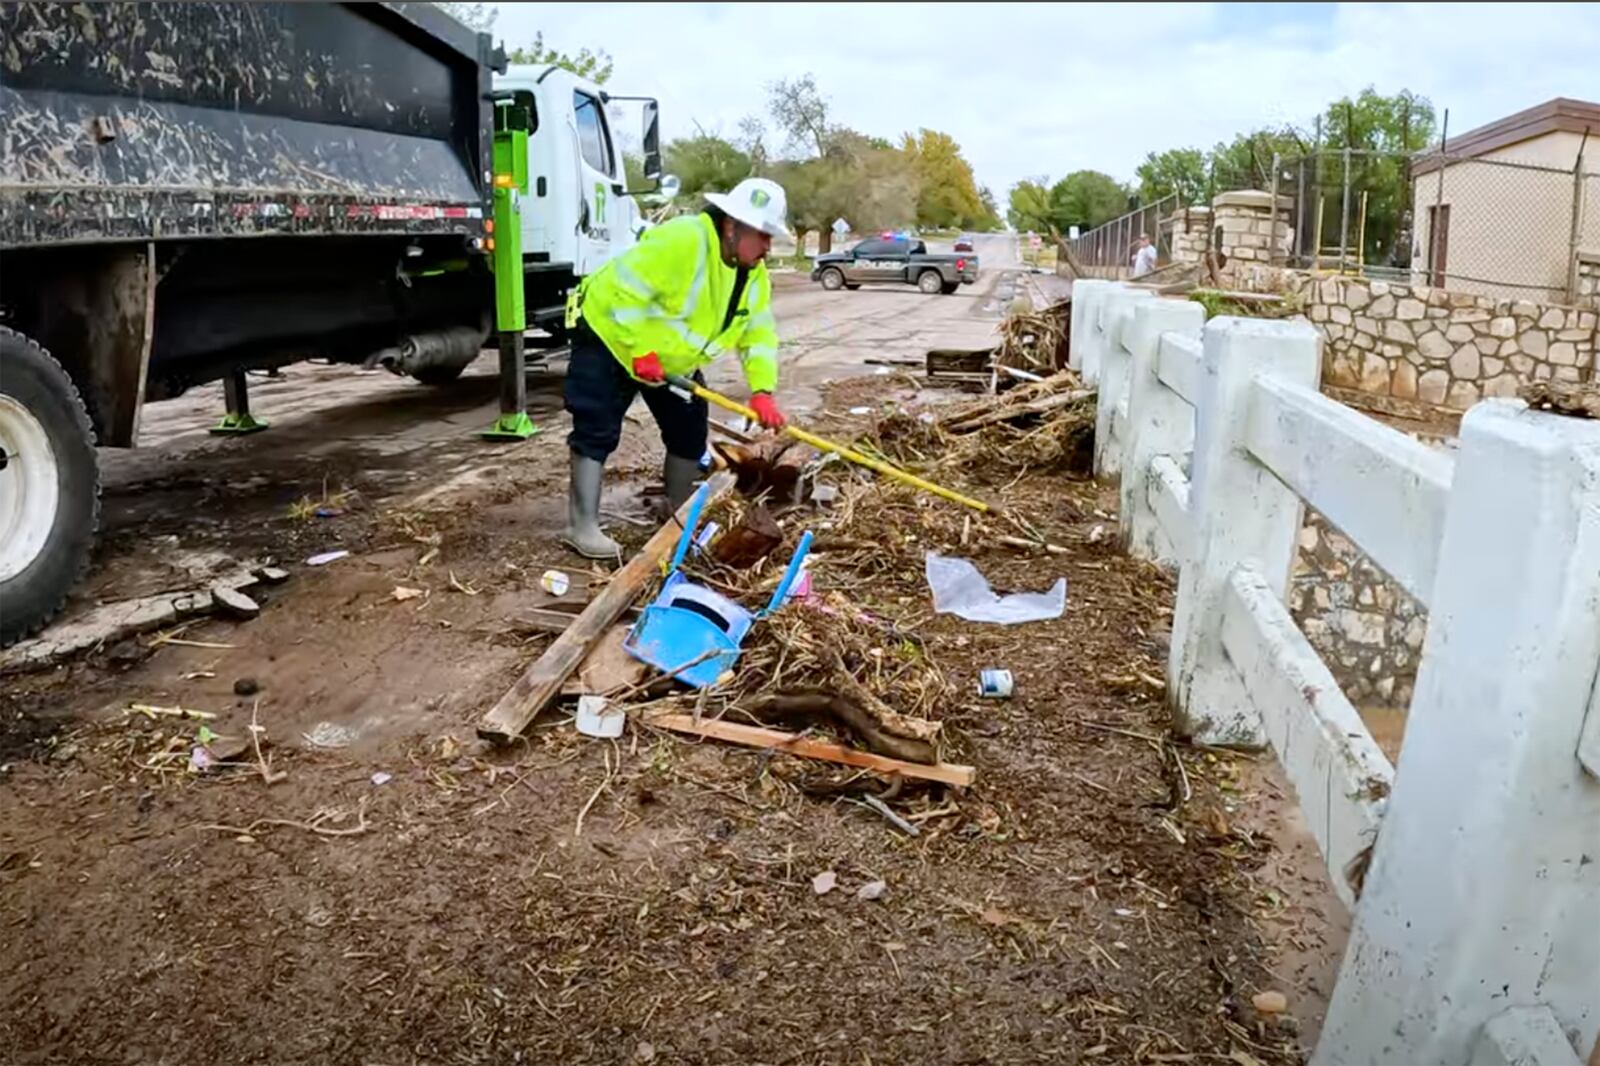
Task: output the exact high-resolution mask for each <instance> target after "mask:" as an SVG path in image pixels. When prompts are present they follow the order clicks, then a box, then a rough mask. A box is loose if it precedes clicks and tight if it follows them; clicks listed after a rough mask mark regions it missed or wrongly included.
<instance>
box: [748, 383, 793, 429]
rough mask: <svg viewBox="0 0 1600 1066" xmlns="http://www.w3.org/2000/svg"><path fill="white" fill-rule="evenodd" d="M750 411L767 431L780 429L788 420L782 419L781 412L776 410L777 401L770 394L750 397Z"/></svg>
mask: <svg viewBox="0 0 1600 1066" xmlns="http://www.w3.org/2000/svg"><path fill="white" fill-rule="evenodd" d="M750 409H751V410H752V411H754V412H755V413H756V417H757V418H760V419H761V424H762V425H763V426H765V427H766V428H768V429H782V428H783V427H784V424H785V423H787V422H788V421H789V420H788V419H787V418H785V417H783V412H782V411H780V410H778V404H777V401H775V400H774V399H773V398H772V393H770V392H758V393H756V394H755V395H754V396H752V397H750Z"/></svg>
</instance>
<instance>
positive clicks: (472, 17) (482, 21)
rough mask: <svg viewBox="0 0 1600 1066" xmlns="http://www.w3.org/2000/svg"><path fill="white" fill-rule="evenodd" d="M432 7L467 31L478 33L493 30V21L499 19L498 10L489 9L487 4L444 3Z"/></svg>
mask: <svg viewBox="0 0 1600 1066" xmlns="http://www.w3.org/2000/svg"><path fill="white" fill-rule="evenodd" d="M433 6H434V7H436V8H439V9H440V10H441V11H443V12H444V13H445V14H447V15H449V16H450V17H451V18H453V19H455V20H456V21H457V22H459V23H461V24H462V25H464V26H466V27H468V28H469V29H474V30H477V31H478V32H479V33H488V32H489V31H490V30H491V29H493V28H494V20H495V19H497V18H499V17H500V10H499V9H498V8H494V7H490V6H489V5H488V4H465V3H447V2H446V3H436V4H434V5H433Z"/></svg>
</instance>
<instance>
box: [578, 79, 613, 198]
mask: <svg viewBox="0 0 1600 1066" xmlns="http://www.w3.org/2000/svg"><path fill="white" fill-rule="evenodd" d="M572 110H573V112H574V113H575V114H576V116H577V119H578V147H579V149H580V150H581V151H582V152H583V161H584V162H585V163H588V164H589V165H590V166H591V167H594V168H595V169H596V170H598V171H599V172H600V173H602V174H604V175H606V176H607V177H615V176H616V173H617V169H616V166H615V165H614V164H613V162H612V158H611V144H610V142H609V141H608V140H607V139H606V127H605V120H604V119H602V118H601V117H600V101H598V100H596V99H595V98H594V97H592V96H590V95H589V94H588V93H582V92H578V91H577V90H574V91H573V93H572Z"/></svg>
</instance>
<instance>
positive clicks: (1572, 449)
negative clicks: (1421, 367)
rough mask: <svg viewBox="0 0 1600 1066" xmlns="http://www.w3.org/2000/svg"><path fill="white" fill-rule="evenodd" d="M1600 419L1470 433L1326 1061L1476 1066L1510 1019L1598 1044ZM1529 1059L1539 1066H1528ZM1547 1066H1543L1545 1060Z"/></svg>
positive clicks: (1508, 414) (1466, 430)
mask: <svg viewBox="0 0 1600 1066" xmlns="http://www.w3.org/2000/svg"><path fill="white" fill-rule="evenodd" d="M1596 602H1600V422H1593V421H1589V420H1585V419H1577V418H1568V417H1564V416H1561V415H1554V414H1545V413H1542V412H1537V411H1530V410H1528V409H1527V407H1526V406H1525V405H1524V404H1522V403H1521V402H1520V401H1517V400H1488V401H1485V402H1483V403H1481V404H1478V405H1477V406H1476V407H1474V408H1473V409H1472V410H1471V411H1469V412H1467V415H1466V418H1465V419H1463V421H1462V424H1461V450H1460V453H1459V457H1458V459H1457V460H1456V468H1455V477H1454V480H1453V482H1452V485H1451V492H1450V503H1449V509H1448V511H1447V513H1446V516H1445V523H1444V532H1443V536H1442V538H1441V542H1440V553H1439V566H1438V571H1437V577H1436V579H1435V584H1434V594H1433V602H1432V605H1431V606H1432V614H1431V618H1430V621H1429V625H1428V636H1427V640H1426V641H1425V643H1424V645H1423V661H1422V669H1421V671H1420V673H1419V675H1418V677H1417V692H1416V696H1415V697H1414V698H1413V699H1412V702H1411V712H1410V717H1409V719H1408V721H1407V723H1406V735H1405V743H1404V746H1403V747H1402V749H1401V752H1400V762H1399V766H1398V768H1397V770H1396V773H1395V784H1394V790H1393V793H1392V794H1391V796H1390V798H1389V806H1388V811H1387V813H1386V814H1385V815H1384V819H1383V823H1382V825H1381V827H1380V828H1379V830H1378V839H1377V843H1376V846H1375V849H1374V852H1373V857H1372V864H1371V867H1370V869H1369V871H1368V873H1367V877H1366V884H1365V887H1364V889H1363V891H1362V894H1361V901H1360V904H1359V906H1358V908H1357V910H1356V913H1355V920H1354V923H1353V928H1352V930H1351V934H1350V943H1349V947H1348V948H1347V949H1346V951H1345V957H1344V964H1343V967H1342V969H1341V971H1340V975H1339V981H1338V984H1337V985H1336V986H1335V989H1334V996H1333V1002H1332V1003H1331V1004H1330V1006H1329V1010H1328V1019H1327V1024H1326V1025H1325V1026H1324V1027H1323V1030H1322V1038H1321V1041H1320V1043H1319V1044H1318V1045H1317V1051H1316V1054H1315V1056H1314V1057H1313V1059H1312V1061H1313V1063H1319V1064H1327V1066H1343V1064H1347V1063H1377V1062H1418V1063H1421V1062H1429V1063H1435V1062H1437V1063H1464V1062H1468V1061H1469V1059H1470V1058H1471V1053H1472V1050H1473V1048H1474V1045H1475V1044H1476V1043H1477V1042H1478V1040H1479V1037H1480V1035H1481V1034H1483V1033H1484V1032H1485V1027H1486V1026H1488V1025H1489V1024H1490V1023H1491V1021H1492V1020H1493V1019H1495V1018H1497V1017H1499V1016H1500V1015H1501V1014H1502V1013H1503V1012H1505V1011H1506V1010H1507V1008H1508V1007H1543V1008H1548V1010H1549V1011H1550V1012H1551V1014H1553V1016H1554V1018H1555V1020H1556V1022H1557V1024H1558V1026H1559V1031H1560V1032H1561V1033H1563V1034H1564V1035H1565V1038H1566V1040H1567V1041H1568V1042H1569V1043H1571V1044H1572V1045H1573V1046H1574V1048H1575V1050H1576V1052H1577V1054H1576V1058H1577V1060H1578V1061H1584V1060H1587V1061H1589V1062H1591V1063H1592V1062H1595V1061H1596V1059H1595V1057H1594V1055H1595V1052H1594V1050H1593V1049H1594V1046H1595V1043H1596V1038H1597V1035H1600V980H1597V977H1596V975H1597V974H1600V933H1597V927H1600V780H1597V779H1596V777H1595V776H1594V775H1593V774H1592V773H1591V772H1590V771H1589V770H1587V769H1586V768H1585V766H1584V764H1583V762H1582V761H1581V758H1580V743H1581V738H1582V736H1583V733H1584V724H1585V719H1586V717H1592V716H1594V715H1596V714H1600V698H1597V697H1596V696H1595V695H1594V689H1595V663H1596V662H1597V661H1600V612H1597V611H1596V610H1595V604H1596ZM1518 1061H1527V1060H1524V1059H1519V1060H1518ZM1539 1061H1545V1060H1542V1059H1541V1060H1539Z"/></svg>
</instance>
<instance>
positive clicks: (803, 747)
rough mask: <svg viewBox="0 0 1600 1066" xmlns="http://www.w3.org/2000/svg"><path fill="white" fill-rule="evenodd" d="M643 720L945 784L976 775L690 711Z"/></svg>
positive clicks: (966, 780) (965, 783) (945, 765)
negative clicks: (696, 716)
mask: <svg viewBox="0 0 1600 1066" xmlns="http://www.w3.org/2000/svg"><path fill="white" fill-rule="evenodd" d="M644 723H645V724H646V725H653V726H655V727H656V728H658V729H670V730H672V731H673V732H675V733H689V734H691V735H693V736H700V737H710V738H712V739H713V740H725V741H727V742H728V743H730V744H743V745H744V746H745V747H747V748H762V749H767V748H770V749H772V750H774V751H782V752H787V753H788V754H790V755H801V756H804V757H805V758H808V759H826V760H827V761H828V762H837V763H843V764H844V765H846V766H859V767H861V768H862V769H864V770H873V771H876V772H877V773H880V774H900V775H902V776H904V777H917V778H921V779H922V780H925V781H938V782H941V783H943V784H946V785H960V786H962V787H966V786H968V785H970V784H972V781H973V778H974V777H976V776H977V771H975V770H974V769H973V768H972V767H970V766H958V765H956V764H954V763H934V764H933V765H932V766H925V765H923V764H921V763H914V762H904V761H902V760H900V759H891V758H889V757H888V756H886V755H874V754H873V753H872V752H870V751H858V750H856V749H855V748H847V747H845V746H844V745H843V744H835V743H833V742H832V741H827V740H817V739H816V738H814V737H807V736H801V735H799V734H796V733H785V732H783V731H782V730H781V729H765V728H763V727H761V726H755V725H744V724H742V723H740V722H725V721H721V720H718V719H711V718H702V719H701V720H700V721H699V722H696V721H695V720H694V715H692V714H656V715H651V716H649V717H647V718H645V719H644Z"/></svg>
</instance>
